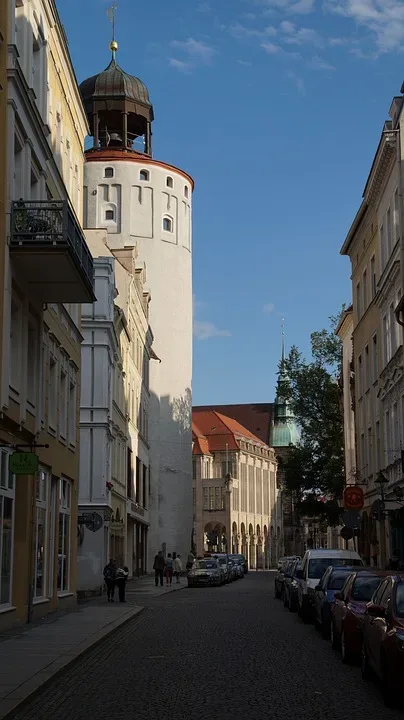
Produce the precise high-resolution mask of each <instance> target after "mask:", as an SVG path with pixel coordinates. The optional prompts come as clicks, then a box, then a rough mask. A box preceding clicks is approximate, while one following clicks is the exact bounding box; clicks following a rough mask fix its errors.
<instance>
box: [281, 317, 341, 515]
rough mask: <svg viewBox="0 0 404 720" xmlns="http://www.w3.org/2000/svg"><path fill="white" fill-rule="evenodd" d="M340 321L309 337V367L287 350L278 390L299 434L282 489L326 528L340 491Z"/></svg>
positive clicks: (285, 468)
mask: <svg viewBox="0 0 404 720" xmlns="http://www.w3.org/2000/svg"><path fill="white" fill-rule="evenodd" d="M342 312H343V309H342ZM340 317H341V314H339V315H338V316H337V317H333V318H330V322H331V327H330V329H329V330H321V331H319V332H313V333H312V335H311V355H312V357H311V360H310V361H308V360H306V359H305V358H304V357H303V356H302V354H301V352H300V351H299V350H298V348H297V347H295V346H294V347H292V348H291V350H290V353H289V356H288V357H287V358H286V360H285V366H286V370H287V374H288V377H289V381H288V383H285V384H284V385H283V387H282V388H281V394H282V396H283V398H284V399H285V400H288V401H289V402H290V405H291V407H292V409H293V411H294V414H295V416H296V420H297V422H298V424H299V426H300V428H301V440H300V444H299V446H298V447H294V448H291V449H290V453H288V457H287V459H286V460H284V461H283V462H282V469H283V471H284V473H285V483H286V487H287V489H289V490H291V491H293V494H294V497H295V499H296V506H297V509H298V512H299V513H300V514H301V515H306V516H310V517H318V518H319V519H320V520H322V521H324V522H327V523H328V524H330V525H336V524H338V519H339V512H340V510H339V506H338V502H337V501H338V499H339V498H340V496H341V494H342V490H343V487H344V433H343V405H342V382H341V376H342V343H341V341H340V339H339V338H338V336H337V335H335V328H336V326H337V324H338V322H339V319H340Z"/></svg>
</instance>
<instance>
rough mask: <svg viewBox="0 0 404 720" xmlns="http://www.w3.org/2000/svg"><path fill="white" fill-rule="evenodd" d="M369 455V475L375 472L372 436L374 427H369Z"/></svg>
mask: <svg viewBox="0 0 404 720" xmlns="http://www.w3.org/2000/svg"><path fill="white" fill-rule="evenodd" d="M367 456H368V471H369V475H372V473H373V437H372V429H371V428H368V447H367Z"/></svg>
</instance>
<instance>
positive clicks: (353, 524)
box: [342, 510, 361, 529]
mask: <svg viewBox="0 0 404 720" xmlns="http://www.w3.org/2000/svg"><path fill="white" fill-rule="evenodd" d="M342 522H343V523H344V525H345V526H346V527H349V528H352V529H354V528H359V527H360V525H361V516H360V513H359V510H344V512H343V515H342Z"/></svg>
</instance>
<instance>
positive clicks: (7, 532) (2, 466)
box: [0, 451, 15, 607]
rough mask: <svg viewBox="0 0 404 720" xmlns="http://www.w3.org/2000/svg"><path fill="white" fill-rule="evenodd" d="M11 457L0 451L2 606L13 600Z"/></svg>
mask: <svg viewBox="0 0 404 720" xmlns="http://www.w3.org/2000/svg"><path fill="white" fill-rule="evenodd" d="M9 457H10V455H9V453H8V452H6V451H1V452H0V607H1V606H2V605H5V606H7V605H11V601H12V582H13V572H12V567H13V545H14V502H15V490H14V486H15V483H14V475H12V474H11V473H10V470H9V464H8V461H9Z"/></svg>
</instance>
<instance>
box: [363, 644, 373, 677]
mask: <svg viewBox="0 0 404 720" xmlns="http://www.w3.org/2000/svg"><path fill="white" fill-rule="evenodd" d="M361 672H362V679H363V680H366V681H368V680H371V677H372V673H371V670H370V666H369V660H368V654H367V652H366V646H365V643H364V642H363V643H362V655H361Z"/></svg>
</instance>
